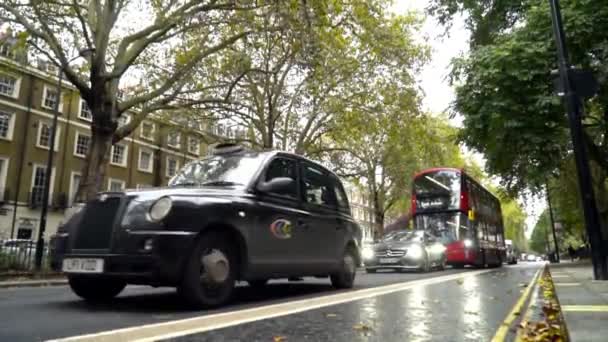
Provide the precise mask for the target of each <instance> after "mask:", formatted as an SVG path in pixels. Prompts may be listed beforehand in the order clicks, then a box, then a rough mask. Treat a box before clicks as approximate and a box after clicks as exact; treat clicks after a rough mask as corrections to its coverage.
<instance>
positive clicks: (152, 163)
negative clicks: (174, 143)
mask: <svg viewBox="0 0 608 342" xmlns="http://www.w3.org/2000/svg"><path fill="white" fill-rule="evenodd" d="M143 152H147V153H149V154H150V164H149V165H148V166H149V167H148V168H147V169H142V168H141V155H142V153H143ZM137 170H139V171H141V172H146V173H152V172H153V171H154V151H152V150H151V149H149V148H145V147H140V148H139V156H138V158H137Z"/></svg>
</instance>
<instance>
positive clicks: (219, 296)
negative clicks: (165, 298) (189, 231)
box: [179, 232, 237, 308]
mask: <svg viewBox="0 0 608 342" xmlns="http://www.w3.org/2000/svg"><path fill="white" fill-rule="evenodd" d="M232 245H233V244H231V243H230V240H229V239H228V238H227V237H226V236H225V235H223V234H220V233H217V232H211V233H207V234H204V235H203V236H201V238H200V239H199V241H198V243H197V245H196V247H195V248H194V250H193V252H192V255H191V256H190V259H189V260H188V264H187V265H186V268H185V271H184V276H183V279H182V283H181V285H180V287H179V293H180V294H181V295H182V296H183V297H184V298H185V299H186V301H187V302H188V303H189V304H191V305H192V306H193V307H196V308H212V307H217V306H220V305H223V304H225V303H227V302H228V301H229V300H230V298H231V297H232V295H233V293H234V286H235V283H236V275H237V262H236V260H237V258H236V252H235V250H234V248H233V247H232Z"/></svg>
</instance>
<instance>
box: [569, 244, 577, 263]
mask: <svg viewBox="0 0 608 342" xmlns="http://www.w3.org/2000/svg"><path fill="white" fill-rule="evenodd" d="M568 254H569V255H570V260H571V261H574V257H575V256H576V251H575V250H574V248H573V247H572V245H570V246H568Z"/></svg>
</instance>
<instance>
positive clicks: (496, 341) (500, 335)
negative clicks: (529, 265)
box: [492, 268, 543, 342]
mask: <svg viewBox="0 0 608 342" xmlns="http://www.w3.org/2000/svg"><path fill="white" fill-rule="evenodd" d="M542 269H543V268H540V269H538V270H537V271H536V273H535V274H534V277H532V280H531V281H530V283H529V284H528V286H527V287H526V289H525V291H524V293H523V294H522V295H521V296H520V297H519V300H518V301H517V302H516V303H515V305H514V306H513V309H511V312H509V314H508V315H507V317H506V318H505V320H504V321H503V322H502V324H501V325H500V327H499V328H498V330H497V331H496V334H495V335H494V337H493V338H492V342H502V341H504V340H505V339H506V337H507V333H508V332H509V328H510V327H511V324H513V321H515V319H517V318H518V317H519V316H520V315H521V310H522V308H523V306H524V304H525V303H526V301H527V299H528V297H530V293H531V291H532V288H534V287H535V285H536V282H537V279H538V277H539V275H540V272H541V270H542Z"/></svg>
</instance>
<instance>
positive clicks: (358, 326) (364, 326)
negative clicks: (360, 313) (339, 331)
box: [353, 323, 372, 332]
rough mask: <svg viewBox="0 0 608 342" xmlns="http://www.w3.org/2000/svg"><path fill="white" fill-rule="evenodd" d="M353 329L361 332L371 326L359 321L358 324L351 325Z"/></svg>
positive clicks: (369, 329)
mask: <svg viewBox="0 0 608 342" xmlns="http://www.w3.org/2000/svg"><path fill="white" fill-rule="evenodd" d="M353 329H355V330H357V331H361V332H368V331H371V330H372V327H370V326H369V325H367V324H364V323H359V324H355V325H353Z"/></svg>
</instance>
